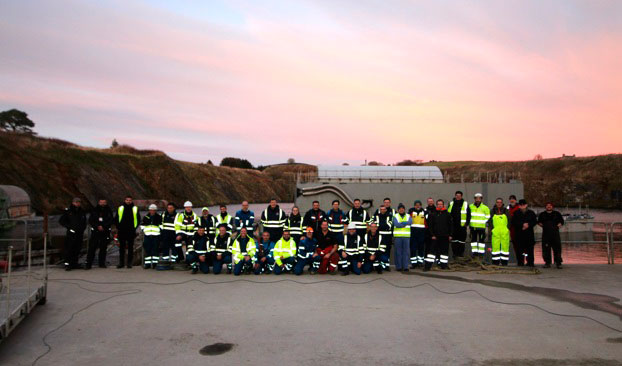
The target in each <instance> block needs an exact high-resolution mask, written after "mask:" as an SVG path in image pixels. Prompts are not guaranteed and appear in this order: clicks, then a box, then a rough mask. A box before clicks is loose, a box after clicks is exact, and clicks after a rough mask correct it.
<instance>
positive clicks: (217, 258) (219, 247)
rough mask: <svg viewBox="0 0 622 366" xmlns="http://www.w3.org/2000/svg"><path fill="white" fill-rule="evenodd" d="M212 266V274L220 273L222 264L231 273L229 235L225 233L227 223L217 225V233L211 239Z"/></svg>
mask: <svg viewBox="0 0 622 366" xmlns="http://www.w3.org/2000/svg"><path fill="white" fill-rule="evenodd" d="M209 248H210V252H211V254H212V261H213V263H214V267H213V268H212V269H213V271H214V274H220V272H221V271H222V265H223V264H226V265H227V273H231V236H230V235H229V234H228V233H227V225H225V224H223V225H220V226H219V227H218V235H216V237H215V238H214V239H213V240H212V244H211V245H210V247H209Z"/></svg>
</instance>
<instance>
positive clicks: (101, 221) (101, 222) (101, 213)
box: [85, 199, 113, 269]
mask: <svg viewBox="0 0 622 366" xmlns="http://www.w3.org/2000/svg"><path fill="white" fill-rule="evenodd" d="M112 220H113V214H112V210H111V209H110V206H108V201H106V200H105V199H100V200H99V201H98V202H97V206H95V208H94V209H93V211H92V212H91V215H90V216H89V225H90V226H91V240H90V242H89V251H88V253H87V255H86V267H85V269H91V267H92V266H93V260H94V259H95V251H96V250H99V254H98V256H97V259H98V261H97V263H98V264H99V268H106V251H107V250H108V243H109V242H110V227H111V226H112Z"/></svg>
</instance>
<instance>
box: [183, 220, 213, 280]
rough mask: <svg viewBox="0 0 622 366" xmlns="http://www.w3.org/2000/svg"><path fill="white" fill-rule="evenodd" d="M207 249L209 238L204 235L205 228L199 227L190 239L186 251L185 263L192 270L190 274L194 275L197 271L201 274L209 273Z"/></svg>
mask: <svg viewBox="0 0 622 366" xmlns="http://www.w3.org/2000/svg"><path fill="white" fill-rule="evenodd" d="M208 248H209V237H208V236H207V234H206V233H205V228H203V227H200V228H199V229H198V230H197V232H196V234H194V236H193V237H192V241H191V242H190V243H189V244H188V250H187V251H186V263H187V264H188V265H189V266H190V268H192V274H196V273H197V272H198V271H199V270H201V272H202V273H209V258H208V255H207V250H208Z"/></svg>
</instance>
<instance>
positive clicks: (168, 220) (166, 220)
mask: <svg viewBox="0 0 622 366" xmlns="http://www.w3.org/2000/svg"><path fill="white" fill-rule="evenodd" d="M175 219H177V213H176V212H173V213H172V214H169V213H168V212H164V213H162V225H161V226H160V229H162V230H168V231H175Z"/></svg>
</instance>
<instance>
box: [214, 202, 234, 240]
mask: <svg viewBox="0 0 622 366" xmlns="http://www.w3.org/2000/svg"><path fill="white" fill-rule="evenodd" d="M216 224H217V225H218V226H219V227H220V225H226V226H227V234H229V235H230V236H231V237H233V231H234V230H235V228H234V225H235V222H234V219H233V216H231V215H229V214H228V213H227V206H225V205H220V214H219V215H216Z"/></svg>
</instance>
